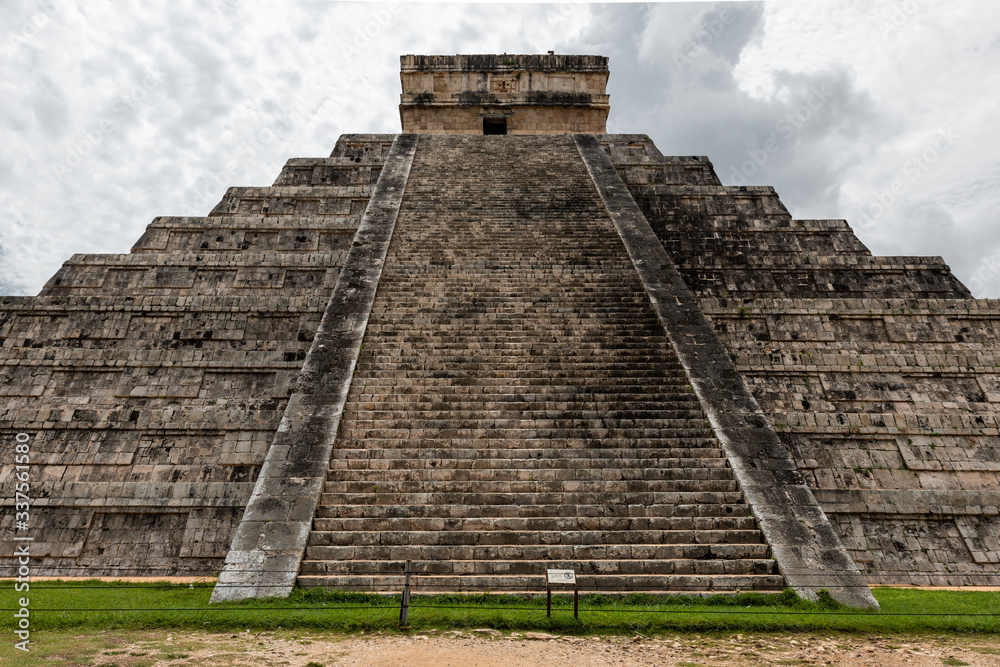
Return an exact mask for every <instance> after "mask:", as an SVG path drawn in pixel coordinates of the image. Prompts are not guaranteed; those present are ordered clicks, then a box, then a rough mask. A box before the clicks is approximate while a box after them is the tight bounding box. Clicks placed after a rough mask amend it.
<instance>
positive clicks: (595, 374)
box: [0, 54, 1000, 606]
mask: <svg viewBox="0 0 1000 667" xmlns="http://www.w3.org/2000/svg"><path fill="white" fill-rule="evenodd" d="M401 64H402V72H401V75H402V84H403V95H402V98H401V105H400V116H401V121H402V130H403V132H402V134H398V135H345V136H342V137H341V138H340V139H339V140H338V141H337V143H336V146H335V148H334V150H333V153H332V154H331V156H330V157H329V158H297V159H293V160H290V161H289V162H288V163H287V164H286V166H285V168H284V169H283V170H282V172H281V174H280V175H279V176H278V178H277V180H276V181H275V183H274V185H272V186H271V187H238V188H230V190H229V191H228V192H227V193H226V195H225V197H224V198H223V200H222V201H221V202H220V203H219V204H218V206H216V207H215V209H214V210H213V211H212V212H211V213H210V214H209V215H208V216H206V217H200V218H193V217H189V218H175V217H161V218H157V219H155V220H154V221H153V222H152V223H151V224H150V225H149V227H148V228H147V231H146V233H145V234H144V235H143V236H142V238H140V239H139V241H138V242H137V243H136V244H135V247H134V248H133V249H132V252H131V253H129V254H125V255H76V256H74V257H73V258H71V259H70V260H69V261H68V262H66V264H64V266H63V267H62V268H61V269H60V270H59V272H58V273H57V274H56V275H55V276H53V278H52V279H51V280H50V281H49V283H48V284H47V285H46V286H45V288H44V289H43V290H42V292H41V293H40V294H39V295H38V296H36V297H4V298H2V299H0V341H2V347H0V363H2V369H0V392H2V393H3V396H4V403H3V405H2V407H0V420H2V423H0V428H2V433H0V438H2V440H3V442H4V446H3V449H2V450H0V451H2V452H3V458H2V459H0V464H2V469H0V480H2V481H3V488H4V489H5V493H4V495H3V499H4V500H3V502H4V503H5V505H7V506H8V510H9V511H8V512H5V513H4V514H3V518H2V520H0V535H3V539H2V540H0V545H2V546H0V550H6V551H0V565H2V566H3V568H2V569H4V570H6V572H4V573H3V574H10V573H12V572H14V571H16V558H14V552H13V548H14V547H13V545H14V541H13V540H12V539H10V537H11V536H12V535H22V536H23V535H26V534H30V535H31V536H32V537H33V538H34V541H33V542H31V547H30V548H31V557H32V562H33V573H34V574H36V575H42V574H45V575H52V576H63V577H81V576H88V577H90V576H149V577H162V576H171V575H196V574H213V575H214V574H218V575H220V579H219V585H218V586H217V587H216V590H215V595H214V599H217V600H218V599H239V598H244V597H251V596H267V595H278V594H284V593H287V592H288V590H290V589H291V587H292V586H294V585H300V586H317V585H319V586H329V587H336V588H343V589H346V590H357V591H392V590H398V587H399V585H400V580H401V575H402V567H401V564H402V562H403V561H406V560H411V561H412V562H413V570H414V572H415V575H416V576H415V583H416V586H417V590H423V591H449V592H453V591H475V592H482V591H484V590H490V591H494V592H503V591H512V592H513V591H518V592H521V591H529V592H530V591H538V590H544V585H545V584H544V578H543V575H544V572H545V570H546V569H547V568H550V567H565V568H571V569H575V570H576V571H577V573H578V576H579V578H580V581H581V588H582V590H585V591H600V592H606V593H618V592H628V591H642V592H654V593H661V592H701V591H710V592H729V591H736V590H743V591H746V590H762V591H771V590H780V589H781V588H783V587H785V586H791V587H793V588H795V589H796V590H798V591H799V592H801V593H803V594H805V595H807V596H814V595H815V593H816V591H818V590H820V589H828V590H830V591H831V592H832V593H833V594H834V595H835V597H837V598H838V599H840V600H842V601H844V602H846V603H848V604H853V605H857V606H866V605H867V606H875V602H874V598H873V597H872V596H871V593H870V591H869V589H868V585H869V584H920V585H967V584H984V585H986V584H988V585H997V584H1000V546H998V544H997V538H996V535H997V534H998V530H997V529H998V528H1000V526H998V522H1000V520H998V518H997V517H998V509H997V508H998V507H1000V501H998V495H1000V493H998V491H997V488H998V486H997V481H998V480H997V473H998V471H1000V456H998V450H997V448H998V442H1000V440H998V431H997V428H998V422H997V412H998V410H997V406H998V402H1000V374H998V372H997V370H996V368H997V363H998V362H997V360H996V358H995V357H996V356H997V353H996V352H995V350H996V347H997V339H998V336H997V333H996V331H997V328H996V327H995V326H994V322H995V320H996V319H997V318H1000V306H998V304H997V303H996V302H995V301H987V300H977V299H973V298H972V297H971V295H970V294H969V292H968V290H967V289H965V287H964V286H963V285H962V284H961V283H960V282H959V281H958V280H956V279H955V277H954V276H953V275H952V274H951V272H950V271H949V269H948V267H947V266H945V265H944V263H943V262H942V260H941V259H940V258H913V257H873V256H872V255H871V254H870V253H869V252H868V250H867V249H866V248H865V247H864V245H863V244H862V243H861V242H860V241H859V240H858V239H857V238H856V237H855V236H854V234H853V233H852V231H851V229H850V227H849V226H848V225H847V223H846V222H844V221H839V220H793V219H792V218H791V216H790V215H789V214H788V211H787V210H786V209H785V208H784V206H783V205H782V204H781V202H780V201H779V199H778V197H777V195H776V194H775V192H774V190H773V189H771V188H768V187H727V186H723V185H722V184H721V182H720V181H719V179H718V178H717V177H716V175H715V172H714V170H713V168H712V165H711V163H710V162H709V161H708V160H707V159H706V158H703V157H665V156H663V155H662V154H661V153H660V152H659V151H658V150H657V148H656V147H655V146H654V145H653V144H652V142H651V141H650V140H649V139H648V138H647V137H646V136H645V135H622V134H607V133H606V130H605V121H606V118H607V114H608V109H609V105H608V96H607V94H606V83H607V78H608V62H607V59H606V58H603V57H600V56H562V55H554V54H549V55H506V54H505V55H479V56H403V57H402V59H401ZM18 434H25V435H21V436H19V435H18ZM18 438H20V439H22V440H23V439H25V438H27V440H26V442H27V449H28V450H29V452H30V454H29V456H30V461H31V466H30V477H31V495H32V498H33V502H34V506H33V507H32V509H31V525H30V526H29V527H28V528H24V527H19V526H18V525H17V524H16V523H15V513H14V512H13V509H14V503H15V494H14V492H13V488H14V487H13V482H14V473H15V472H16V468H15V465H16V464H17V459H16V456H17V452H16V448H15V444H16V443H17V440H18Z"/></svg>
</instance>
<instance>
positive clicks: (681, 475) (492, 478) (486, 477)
mask: <svg viewBox="0 0 1000 667" xmlns="http://www.w3.org/2000/svg"><path fill="white" fill-rule="evenodd" d="M705 460H706V461H707V462H713V461H716V462H717V461H724V459H705ZM732 478H733V473H732V471H731V470H730V469H729V468H726V467H721V466H716V467H710V466H704V467H702V466H688V467H684V468H679V467H671V468H652V467H650V468H645V469H643V468H624V467H623V468H608V467H592V468H577V467H568V466H567V467H562V468H557V469H551V468H537V469H531V468H529V469H527V470H520V469H503V468H490V469H472V470H470V469H467V468H466V469H456V468H443V467H438V468H420V467H416V466H409V467H406V468H397V469H391V470H390V469H385V468H363V469H359V468H344V469H339V470H337V469H335V470H331V471H330V473H329V474H328V475H327V478H326V479H327V481H328V482H330V484H331V485H333V484H340V483H343V482H345V481H347V480H351V481H352V482H369V483H372V484H378V485H379V488H383V487H382V485H383V482H404V481H410V482H426V483H432V484H433V483H436V482H520V483H522V484H528V483H530V482H594V483H598V482H602V483H606V482H619V483H623V482H658V481H692V480H732ZM369 488H370V487H369ZM435 490H436V489H435ZM511 490H515V489H514V487H511ZM535 490H537V489H535ZM664 490H669V489H664Z"/></svg>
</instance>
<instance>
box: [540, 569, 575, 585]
mask: <svg viewBox="0 0 1000 667" xmlns="http://www.w3.org/2000/svg"><path fill="white" fill-rule="evenodd" d="M546 572H548V574H549V583H550V584H575V583H576V571H575V570H546Z"/></svg>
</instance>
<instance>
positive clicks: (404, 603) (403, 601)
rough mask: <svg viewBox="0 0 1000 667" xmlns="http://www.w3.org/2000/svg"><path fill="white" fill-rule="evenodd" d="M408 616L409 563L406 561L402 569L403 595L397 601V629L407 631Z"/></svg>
mask: <svg viewBox="0 0 1000 667" xmlns="http://www.w3.org/2000/svg"><path fill="white" fill-rule="evenodd" d="M409 614H410V561H406V565H405V566H404V568H403V595H402V597H401V598H400V601H399V628H400V629H401V630H409V629H410V624H409V622H408V620H409V619H408V617H409Z"/></svg>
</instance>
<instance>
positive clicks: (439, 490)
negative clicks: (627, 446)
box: [323, 475, 739, 505]
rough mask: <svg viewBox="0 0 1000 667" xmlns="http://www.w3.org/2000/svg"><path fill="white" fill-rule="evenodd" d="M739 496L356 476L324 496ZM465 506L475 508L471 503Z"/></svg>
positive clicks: (668, 487) (581, 484) (675, 485)
mask: <svg viewBox="0 0 1000 667" xmlns="http://www.w3.org/2000/svg"><path fill="white" fill-rule="evenodd" d="M727 491H728V492H738V491H739V486H738V485H737V484H736V481H735V480H733V479H690V478H685V479H653V480H646V479H638V480H590V479H581V480H536V481H531V482H529V481H520V480H458V479H444V480H412V479H411V480H407V479H397V480H391V479H381V480H378V481H369V480H359V479H357V478H356V477H354V476H353V475H352V479H350V480H333V481H327V482H326V483H324V485H323V493H324V496H327V495H329V496H336V495H344V494H348V495H349V494H359V495H368V494H373V495H375V494H377V495H378V496H379V497H383V496H387V495H393V496H395V495H399V496H402V495H405V494H408V493H412V494H415V495H419V496H421V497H425V496H434V497H437V498H439V502H454V500H453V499H456V498H464V497H465V496H490V497H493V496H495V495H501V496H508V497H513V498H520V497H521V496H528V495H530V496H533V497H545V496H551V495H554V496H561V497H566V496H585V495H587V494H595V493H605V494H608V496H609V498H610V497H611V496H618V495H628V496H633V495H636V494H647V495H649V494H652V496H651V497H657V498H662V497H664V495H665V494H675V493H711V492H718V493H724V492H727ZM465 504H470V505H472V504H475V501H470V502H468V503H465Z"/></svg>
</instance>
